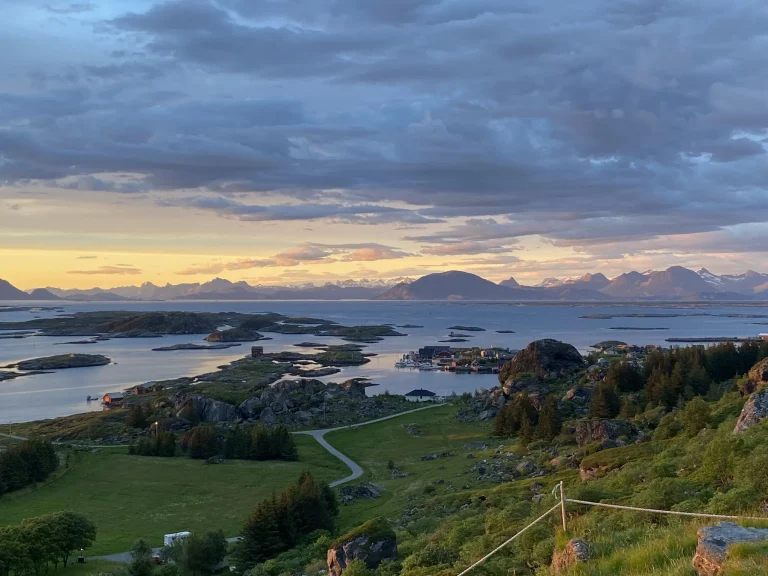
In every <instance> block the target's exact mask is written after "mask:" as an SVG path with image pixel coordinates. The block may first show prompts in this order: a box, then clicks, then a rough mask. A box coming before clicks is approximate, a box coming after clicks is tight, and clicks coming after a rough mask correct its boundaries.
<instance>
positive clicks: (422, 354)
mask: <svg viewBox="0 0 768 576" xmlns="http://www.w3.org/2000/svg"><path fill="white" fill-rule="evenodd" d="M450 351H451V347H450V346H424V348H419V358H422V359H424V360H431V359H432V358H434V357H435V356H436V355H437V354H439V353H440V352H450Z"/></svg>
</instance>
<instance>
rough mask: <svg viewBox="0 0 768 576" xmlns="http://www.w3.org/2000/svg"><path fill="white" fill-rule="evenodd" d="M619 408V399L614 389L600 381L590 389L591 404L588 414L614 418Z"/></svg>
mask: <svg viewBox="0 0 768 576" xmlns="http://www.w3.org/2000/svg"><path fill="white" fill-rule="evenodd" d="M620 409H621V400H620V399H619V396H618V394H616V392H615V391H614V389H613V388H612V387H611V386H610V385H608V384H606V383H605V382H600V383H599V384H598V385H597V386H595V389H594V390H593V391H592V405H591V406H590V409H589V415H590V416H592V417H593V418H614V417H615V416H616V415H617V414H618V413H619V410H620Z"/></svg>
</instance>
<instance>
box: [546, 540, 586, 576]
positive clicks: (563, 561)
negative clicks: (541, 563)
mask: <svg viewBox="0 0 768 576" xmlns="http://www.w3.org/2000/svg"><path fill="white" fill-rule="evenodd" d="M587 560H589V544H587V543H586V542H585V541H584V540H582V539H581V538H571V539H570V540H569V541H568V543H567V544H566V545H565V548H564V549H563V551H562V552H555V553H554V554H553V555H552V571H553V572H554V573H555V574H563V573H564V572H565V571H566V570H568V569H569V568H570V567H572V566H575V565H576V564H578V563H579V562H586V561H587Z"/></svg>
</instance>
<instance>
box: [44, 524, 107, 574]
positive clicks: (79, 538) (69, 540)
mask: <svg viewBox="0 0 768 576" xmlns="http://www.w3.org/2000/svg"><path fill="white" fill-rule="evenodd" d="M50 521H51V522H52V523H53V530H54V542H55V546H56V551H57V553H58V555H59V557H60V558H61V560H62V561H63V563H64V567H65V568H66V567H67V564H68V563H69V556H70V555H71V554H72V552H74V551H75V550H82V549H85V548H90V547H91V544H93V541H94V540H95V539H96V526H94V524H93V523H92V522H91V521H90V520H88V518H86V517H85V516H83V515H82V514H78V513H77V512H58V513H56V514H52V515H51V516H50Z"/></svg>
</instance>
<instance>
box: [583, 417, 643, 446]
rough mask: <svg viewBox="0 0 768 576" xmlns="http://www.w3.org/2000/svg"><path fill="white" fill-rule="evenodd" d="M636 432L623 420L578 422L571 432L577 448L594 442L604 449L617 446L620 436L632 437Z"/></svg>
mask: <svg viewBox="0 0 768 576" xmlns="http://www.w3.org/2000/svg"><path fill="white" fill-rule="evenodd" d="M636 432H637V430H636V429H635V427H634V426H632V425H631V424H630V423H629V422H626V421H624V420H579V421H577V422H576V423H575V424H574V430H573V433H574V435H575V436H576V442H577V443H578V445H579V448H581V447H584V446H586V445H588V444H592V443H594V442H600V443H601V444H603V446H604V447H606V448H607V447H609V446H611V447H613V446H618V445H619V444H618V440H619V438H620V437H621V436H628V437H629V436H633V435H634V434H636Z"/></svg>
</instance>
